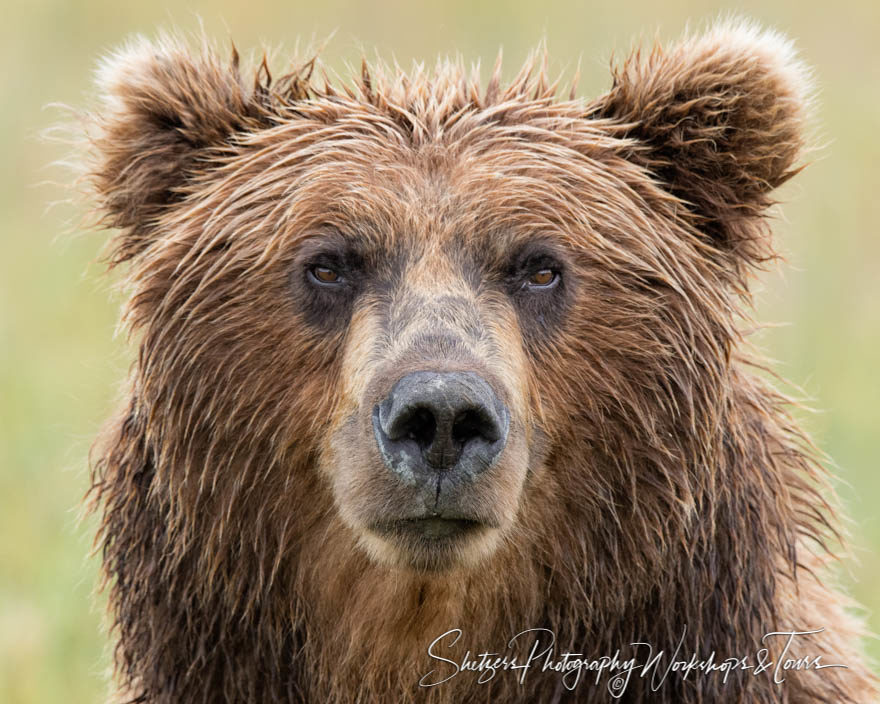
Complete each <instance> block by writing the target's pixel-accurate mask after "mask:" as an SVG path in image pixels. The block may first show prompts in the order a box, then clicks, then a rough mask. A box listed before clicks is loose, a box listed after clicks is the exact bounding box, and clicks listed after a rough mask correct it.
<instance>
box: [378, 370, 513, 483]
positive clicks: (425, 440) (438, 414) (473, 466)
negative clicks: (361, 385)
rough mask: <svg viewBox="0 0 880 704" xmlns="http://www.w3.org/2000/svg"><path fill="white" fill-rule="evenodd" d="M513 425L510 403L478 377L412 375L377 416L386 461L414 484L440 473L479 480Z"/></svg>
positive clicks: (397, 386)
mask: <svg viewBox="0 0 880 704" xmlns="http://www.w3.org/2000/svg"><path fill="white" fill-rule="evenodd" d="M509 426H510V415H509V413H508V412H507V409H506V408H505V407H504V404H503V403H501V401H500V399H499V398H498V397H497V396H496V394H495V392H494V391H493V390H492V387H491V386H490V385H489V383H488V382H487V381H486V380H485V379H483V378H482V377H481V376H479V375H477V374H475V373H473V372H430V371H419V372H413V373H411V374H407V375H406V376H404V377H402V378H401V379H400V380H398V382H397V383H396V384H395V385H394V387H393V388H392V389H391V393H390V394H389V395H388V397H387V398H386V399H385V400H384V401H382V402H381V403H380V404H379V405H378V406H376V408H375V410H374V412H373V430H374V432H375V435H376V442H377V444H378V445H379V451H380V453H381V454H382V459H383V460H384V461H385V464H386V465H387V466H388V467H389V468H390V469H391V470H392V471H393V472H395V473H396V474H398V475H399V476H401V477H402V478H404V479H406V480H409V481H413V480H415V481H418V478H419V477H420V476H421V477H424V475H425V474H429V475H433V474H436V473H439V472H448V473H454V474H455V475H459V476H460V478H462V479H473V478H474V477H475V476H476V475H478V474H479V473H481V472H483V471H485V470H486V469H488V468H489V467H491V466H492V464H493V463H494V461H495V460H496V458H497V457H498V455H499V454H500V453H501V451H502V450H503V449H504V444H505V442H506V441H507V431H508V428H509Z"/></svg>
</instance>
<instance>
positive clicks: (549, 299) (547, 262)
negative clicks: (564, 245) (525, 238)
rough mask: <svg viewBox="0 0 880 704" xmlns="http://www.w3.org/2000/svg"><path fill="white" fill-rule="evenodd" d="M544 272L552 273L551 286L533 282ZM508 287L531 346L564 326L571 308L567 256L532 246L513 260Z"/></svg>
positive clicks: (538, 244) (507, 280)
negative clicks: (569, 303)
mask: <svg viewBox="0 0 880 704" xmlns="http://www.w3.org/2000/svg"><path fill="white" fill-rule="evenodd" d="M543 272H550V273H551V274H552V278H551V279H550V280H549V281H548V282H547V283H544V284H542V283H534V282H532V281H531V279H532V278H533V277H536V276H537V275H538V274H541V273H543ZM506 286H507V292H508V295H509V296H510V297H511V299H512V300H513V302H514V304H515V305H516V308H517V313H518V314H519V317H520V321H521V324H522V328H523V333H524V335H525V337H526V340H527V342H529V343H530V346H531V345H532V344H541V342H542V341H546V338H544V337H543V336H544V335H546V334H547V333H548V332H550V331H552V330H553V329H554V328H557V327H558V326H560V325H561V324H562V322H563V320H564V317H565V312H566V310H567V308H568V299H569V292H570V291H569V289H570V282H568V281H567V270H566V266H565V259H564V257H563V256H562V255H561V254H559V253H557V252H556V251H555V249H554V248H552V247H549V246H546V245H544V244H543V243H540V242H536V243H530V244H528V245H526V246H524V247H522V248H521V249H520V250H519V251H517V252H516V255H515V256H514V257H513V259H512V260H511V262H510V265H509V267H508V270H507V276H506Z"/></svg>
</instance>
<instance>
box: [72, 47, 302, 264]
mask: <svg viewBox="0 0 880 704" xmlns="http://www.w3.org/2000/svg"><path fill="white" fill-rule="evenodd" d="M270 80H271V79H270V77H269V73H268V70H267V69H266V65H265V61H264V62H263V64H262V65H261V66H260V69H259V70H258V71H257V73H256V77H255V79H254V84H253V86H252V87H248V86H246V84H245V83H244V82H243V81H242V79H241V75H240V72H239V66H238V54H237V52H236V51H235V49H234V48H233V50H232V57H231V60H230V61H228V62H225V61H221V60H220V59H219V58H218V57H217V55H216V53H215V52H214V51H213V50H212V49H211V48H210V47H209V46H207V43H206V42H204V41H203V42H202V46H201V47H200V49H199V50H198V51H192V50H190V49H189V48H188V47H187V46H186V45H185V44H184V42H182V41H180V40H177V39H175V38H173V37H167V36H166V37H163V38H161V39H159V40H157V41H155V42H151V41H148V40H146V39H143V38H138V39H136V40H135V41H133V42H131V43H129V44H128V45H127V46H126V47H124V48H123V49H121V50H119V51H117V52H115V53H114V54H112V55H111V56H109V57H108V58H107V59H105V60H104V61H103V63H102V65H101V68H100V69H99V72H98V86H99V89H100V91H101V93H102V97H103V109H102V110H101V111H100V112H99V113H98V114H97V115H96V116H95V117H94V121H93V124H94V127H95V128H96V129H95V130H94V132H95V134H93V135H92V139H91V143H92V156H93V157H94V159H93V163H92V164H90V167H89V171H90V177H91V182H92V184H93V187H94V190H95V192H96V194H97V196H98V200H99V208H100V210H101V212H102V214H103V216H104V222H105V223H106V225H108V226H109V227H116V228H120V229H121V230H123V232H122V233H121V236H120V237H118V238H117V239H116V241H115V242H114V251H113V253H112V255H111V262H112V263H113V264H116V263H119V262H122V261H125V260H128V259H131V258H132V257H134V256H136V255H137V254H138V253H140V252H141V251H142V250H143V249H144V248H145V247H146V246H148V245H149V243H150V242H151V241H152V239H153V236H154V234H155V228H156V224H157V220H158V218H159V217H160V216H161V215H162V214H163V213H164V212H165V211H166V210H167V208H168V206H169V205H171V204H173V203H175V202H176V201H178V200H179V199H181V198H182V197H183V195H184V193H185V186H186V184H187V183H188V182H189V181H190V180H191V179H192V178H193V177H194V176H197V175H198V174H199V173H200V172H201V171H203V170H204V169H205V160H204V159H202V158H200V157H201V156H203V154H204V152H205V150H208V149H211V148H215V147H221V146H223V145H224V144H225V143H227V142H228V141H229V139H230V137H232V136H233V135H234V134H236V133H241V132H247V131H255V130H258V129H261V128H263V127H266V126H269V125H270V124H271V123H272V102H273V100H274V99H275V98H276V97H277V96H276V95H272V94H270V92H269V90H268V86H269V82H270ZM285 85H286V88H287V95H286V96H285V97H286V98H288V99H290V100H295V99H296V98H298V97H302V96H301V95H296V93H297V91H299V92H300V93H305V92H307V87H305V86H304V85H303V84H302V83H301V82H299V81H291V80H288V81H287V82H286V83H285Z"/></svg>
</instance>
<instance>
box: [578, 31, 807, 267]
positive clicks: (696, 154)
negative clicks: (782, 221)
mask: <svg viewBox="0 0 880 704" xmlns="http://www.w3.org/2000/svg"><path fill="white" fill-rule="evenodd" d="M811 93H812V88H811V85H810V80H809V71H808V70H807V69H806V68H805V67H804V65H803V64H802V63H801V62H800V61H799V60H798V58H797V56H796V52H795V50H794V47H793V45H792V43H791V42H790V41H788V40H786V39H785V38H784V37H782V36H781V35H779V34H777V33H776V32H773V31H766V30H761V29H760V28H759V27H757V26H755V25H753V24H751V23H749V22H745V21H742V20H729V21H726V22H722V23H720V24H718V25H716V26H714V27H712V28H711V29H710V30H709V31H707V32H705V33H703V34H697V35H691V36H687V37H685V39H684V40H682V41H680V42H679V43H677V44H674V45H672V46H670V47H661V46H657V47H655V48H654V50H653V51H650V52H648V53H647V54H646V53H643V52H641V51H636V52H634V53H633V54H632V55H631V56H630V57H629V58H628V59H627V60H626V62H625V63H624V64H623V66H622V67H621V68H619V69H616V70H615V71H614V85H613V87H612V89H611V90H610V91H609V92H608V93H607V94H606V95H604V96H602V97H600V98H598V99H597V100H596V101H594V102H593V104H592V105H591V108H590V116H591V117H593V118H605V119H608V120H611V121H612V122H614V123H617V125H618V129H619V130H622V132H623V134H624V136H626V137H627V138H628V139H629V141H630V144H631V147H628V148H627V158H629V159H631V160H633V161H636V162H637V163H639V164H641V165H643V166H644V167H646V169H647V170H648V171H649V172H651V174H652V175H653V176H654V178H656V179H657V181H658V182H659V183H660V184H662V185H663V186H664V187H665V188H666V189H668V190H669V191H670V192H671V193H672V194H673V195H674V196H676V197H678V198H679V199H680V203H681V205H682V208H681V209H680V213H681V215H682V216H683V217H685V218H687V219H688V220H689V221H690V222H691V223H692V224H693V225H694V227H696V228H697V229H698V230H700V231H701V232H703V233H704V235H705V236H706V237H707V240H708V241H709V242H710V243H711V244H713V245H714V246H715V247H716V249H717V252H718V253H719V254H720V255H721V256H723V257H724V258H725V259H727V260H728V261H729V262H730V263H732V265H733V267H734V268H735V269H736V270H737V271H742V270H743V269H744V268H745V265H746V264H751V263H758V262H760V261H762V260H764V259H766V258H767V257H769V256H772V246H771V243H770V240H769V237H767V235H766V232H765V229H764V228H761V227H760V226H759V223H760V218H761V215H762V214H763V213H764V211H765V209H766V208H767V207H768V206H769V205H770V204H771V203H772V200H771V197H770V194H771V192H772V191H773V190H774V189H775V188H777V187H778V186H779V185H781V184H782V183H784V182H785V181H787V180H788V179H789V178H790V177H791V176H793V175H794V174H796V173H797V172H798V171H799V170H800V167H799V165H798V161H799V157H800V155H801V153H802V151H803V147H804V142H805V140H804V135H803V132H804V124H805V120H806V115H807V112H808V104H809V102H810V100H809V99H810V95H811Z"/></svg>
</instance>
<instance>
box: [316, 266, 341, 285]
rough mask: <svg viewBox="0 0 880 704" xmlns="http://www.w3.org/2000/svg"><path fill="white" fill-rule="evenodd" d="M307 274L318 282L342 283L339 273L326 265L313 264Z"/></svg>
mask: <svg viewBox="0 0 880 704" xmlns="http://www.w3.org/2000/svg"><path fill="white" fill-rule="evenodd" d="M309 276H311V277H312V278H313V279H314V280H315V281H317V282H318V283H319V284H338V283H342V277H341V276H340V275H339V273H338V272H336V271H335V270H333V269H331V268H330V267H327V266H313V267H312V268H311V269H309Z"/></svg>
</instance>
